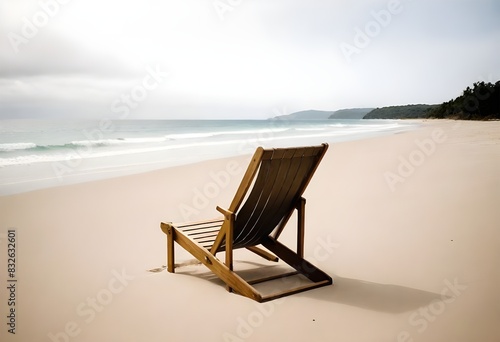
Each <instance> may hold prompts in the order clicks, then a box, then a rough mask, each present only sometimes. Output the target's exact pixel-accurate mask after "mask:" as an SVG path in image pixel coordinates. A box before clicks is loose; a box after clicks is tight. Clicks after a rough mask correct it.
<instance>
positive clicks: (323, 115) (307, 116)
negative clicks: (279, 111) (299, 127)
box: [272, 110, 333, 120]
mask: <svg viewBox="0 0 500 342" xmlns="http://www.w3.org/2000/svg"><path fill="white" fill-rule="evenodd" d="M332 114H333V111H332V112H327V111H323V110H303V111H300V112H295V113H291V114H287V115H279V116H275V117H274V118H272V120H326V119H328V117H329V116H330V115H332Z"/></svg>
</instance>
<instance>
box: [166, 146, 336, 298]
mask: <svg viewBox="0 0 500 342" xmlns="http://www.w3.org/2000/svg"><path fill="white" fill-rule="evenodd" d="M306 148H309V149H311V148H317V149H319V152H318V153H319V155H318V156H317V161H316V164H315V165H314V167H313V169H312V171H311V172H310V175H309V178H308V179H306V180H305V183H304V185H303V186H302V190H301V191H300V197H299V198H298V200H296V202H295V204H294V209H293V210H290V211H289V212H288V213H287V214H286V216H285V217H284V218H283V219H282V220H281V222H280V224H279V225H278V226H277V227H276V229H274V230H273V234H270V235H268V236H266V237H264V238H263V239H261V240H260V241H259V244H260V245H262V246H264V247H265V248H266V249H267V250H269V251H270V252H272V253H274V254H272V253H270V252H268V251H266V250H264V249H262V248H260V247H257V246H244V247H245V248H246V249H247V250H249V251H251V252H253V253H255V254H257V255H259V256H261V257H263V258H264V259H267V260H270V261H276V262H277V261H278V260H279V258H281V259H282V260H283V261H284V262H285V263H286V264H288V265H290V266H291V267H292V268H294V269H295V271H293V272H288V273H285V274H280V275H273V276H268V277H264V278H261V279H256V280H252V281H247V280H245V279H243V278H242V277H241V276H239V275H238V274H237V273H236V272H234V270H233V250H234V248H233V238H234V236H233V233H234V224H235V220H236V215H237V214H236V213H237V212H238V209H239V208H240V206H241V205H242V203H243V201H244V200H245V195H246V194H247V192H248V191H249V189H250V187H251V186H252V182H253V180H254V178H255V175H256V174H257V172H258V170H259V167H260V165H261V162H262V158H263V155H264V153H265V152H266V151H268V152H269V151H270V150H265V149H263V148H262V147H258V148H257V150H256V151H255V153H254V155H253V157H252V159H251V161H250V164H249V166H248V168H247V170H246V172H245V174H244V176H243V179H242V181H241V183H240V186H239V188H238V190H237V191H236V194H235V196H234V198H233V201H232V202H231V204H230V206H229V208H228V209H223V208H221V207H219V206H217V207H216V209H217V210H218V211H219V212H220V213H221V214H222V215H223V218H222V219H213V220H206V221H200V222H188V223H183V224H173V223H171V222H161V224H160V226H161V230H162V231H163V232H164V233H165V234H166V235H167V270H168V272H170V273H175V255H174V254H175V253H174V245H175V242H177V243H178V244H179V245H180V246H182V247H183V248H184V249H185V250H186V251H188V252H189V253H191V254H192V255H193V256H194V257H195V258H196V259H198V261H200V262H201V263H202V264H204V265H205V266H206V267H207V268H208V269H210V270H211V271H212V272H213V273H214V274H215V275H217V276H218V277H219V278H220V279H221V280H222V281H224V282H225V283H226V288H227V290H228V291H230V292H236V293H239V294H241V295H243V296H246V297H249V298H251V299H254V300H256V301H258V302H266V301H269V300H273V299H276V298H280V297H284V296H288V295H291V294H294V293H299V292H302V291H306V290H310V289H313V288H318V287H321V286H326V285H331V284H333V280H332V278H331V277H330V276H329V275H327V274H326V273H325V272H323V271H321V270H320V269H318V268H317V267H316V266H314V265H312V264H311V263H310V262H308V261H307V260H305V259H304V235H305V205H306V200H305V198H303V197H302V193H303V191H304V190H305V188H306V187H307V185H308V184H309V182H310V180H311V178H312V176H313V174H314V172H315V170H316V168H317V167H318V165H319V163H320V161H321V159H322V158H323V156H324V154H325V153H326V150H327V148H328V144H322V145H320V146H313V147H306ZM306 148H302V149H306ZM297 149H301V148H297ZM274 150H277V149H274ZM288 150H290V149H288ZM294 210H296V211H297V246H296V251H293V250H291V249H290V248H288V247H287V246H285V245H283V244H282V243H280V242H279V241H278V238H279V236H280V235H281V233H282V231H283V229H284V228H285V226H286V224H287V223H288V221H289V219H290V217H291V216H292V214H293V211H294ZM219 226H220V229H219V230H218V232H216V231H217V229H218V228H217V227H219ZM187 231H196V233H195V234H198V236H208V235H210V234H217V235H216V238H215V240H214V241H213V244H212V245H211V246H204V245H203V243H202V242H200V241H201V240H196V239H193V238H192V236H190V235H189V234H188V233H187ZM223 244H225V245H224V246H222V245H223ZM221 249H222V250H221ZM221 251H224V252H225V260H224V262H222V261H221V260H219V259H218V258H217V257H216V253H218V252H221ZM297 274H302V275H303V276H305V277H307V278H308V279H309V280H310V281H311V282H312V283H308V284H305V285H301V286H298V287H295V288H293V289H287V290H285V291H281V292H278V293H273V294H270V295H264V294H262V293H260V292H259V291H257V290H256V289H255V287H253V286H252V285H254V284H257V283H261V282H265V281H270V280H275V279H279V278H283V277H288V276H292V275H297Z"/></svg>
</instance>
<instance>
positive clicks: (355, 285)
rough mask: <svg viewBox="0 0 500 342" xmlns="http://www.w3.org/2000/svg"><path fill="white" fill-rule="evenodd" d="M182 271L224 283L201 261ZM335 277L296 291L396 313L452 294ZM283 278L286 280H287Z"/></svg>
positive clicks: (247, 267)
mask: <svg viewBox="0 0 500 342" xmlns="http://www.w3.org/2000/svg"><path fill="white" fill-rule="evenodd" d="M193 264H196V262H194V263H187V264H185V266H188V265H191V266H192V265H193ZM237 264H239V265H238V266H240V267H242V268H243V270H240V271H238V272H237V273H238V274H239V275H240V276H242V277H244V278H247V279H251V278H254V277H259V276H262V275H263V274H273V273H280V272H282V271H283V266H279V265H276V266H274V265H269V264H268V265H265V264H262V263H260V262H251V261H238V262H237ZM179 271H180V272H179V274H182V275H185V276H192V277H196V278H198V279H200V278H201V279H203V280H208V281H210V282H211V283H213V284H216V285H219V286H221V287H223V286H224V282H223V281H221V280H220V279H219V278H218V277H217V276H215V275H214V274H213V273H211V272H210V271H209V270H208V269H206V268H205V267H203V265H201V264H199V268H192V267H186V268H184V267H180V269H179ZM332 277H333V279H334V285H332V286H325V287H322V288H318V289H314V290H312V291H306V292H301V293H298V294H295V295H294V297H302V298H310V299H314V300H318V301H327V302H331V303H337V304H344V305H349V306H355V307H359V308H362V309H367V310H372V311H379V312H386V313H393V314H398V313H404V312H407V311H412V310H416V309H418V308H420V307H424V306H427V305H429V304H430V303H431V302H433V301H436V300H445V299H449V298H451V297H449V296H442V295H441V294H439V293H433V292H428V291H423V290H419V289H414V288H411V287H406V286H400V285H392V284H380V283H375V282H369V281H364V280H360V279H351V278H343V277H340V276H338V275H332ZM284 279H287V280H286V281H285V280H284ZM295 281H296V282H307V280H304V279H299V278H297V279H296V280H295ZM293 282H294V281H293V280H290V279H288V278H283V279H277V280H275V281H274V282H273V283H272V284H270V286H267V289H266V288H263V289H262V290H263V292H273V291H275V290H279V291H281V290H283V289H284V288H286V287H290V286H291V284H292V283H293ZM295 285H296V284H295ZM266 290H267V291H266Z"/></svg>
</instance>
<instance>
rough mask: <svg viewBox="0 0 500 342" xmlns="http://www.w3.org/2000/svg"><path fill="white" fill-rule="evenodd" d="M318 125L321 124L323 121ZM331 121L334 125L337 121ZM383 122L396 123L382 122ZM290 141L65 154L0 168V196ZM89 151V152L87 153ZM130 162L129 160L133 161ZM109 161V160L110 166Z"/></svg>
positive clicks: (337, 139)
mask: <svg viewBox="0 0 500 342" xmlns="http://www.w3.org/2000/svg"><path fill="white" fill-rule="evenodd" d="M224 121H225V120H222V122H224ZM258 121H259V120H258ZM320 121H321V122H323V121H324V120H320ZM333 121H334V122H336V123H338V121H340V120H333ZM350 121H352V120H350ZM354 121H355V120H354ZM371 121H374V120H371ZM387 121H396V120H385V122H387ZM412 124H413V125H417V124H418V123H417V122H412ZM417 127H418V126H417ZM417 127H415V126H411V127H397V128H390V129H387V128H385V129H381V130H379V131H373V132H363V133H355V132H354V133H352V132H351V133H349V134H347V135H344V134H342V133H340V132H339V133H338V134H336V135H333V136H324V137H322V136H321V135H319V136H318V137H316V134H311V135H310V136H304V137H301V139H299V140H304V142H301V143H295V144H298V145H313V144H319V143H322V142H328V143H330V144H337V143H341V142H345V141H355V140H363V139H370V138H373V137H377V136H384V135H391V134H397V133H400V132H404V131H408V130H413V129H416V128H417ZM270 138H271V139H270ZM291 141H293V139H292V138H290V137H286V136H285V137H272V136H271V137H268V136H267V135H263V136H261V135H260V134H257V135H256V137H252V139H248V140H244V141H243V142H240V143H239V144H240V145H241V146H240V147H239V148H238V149H235V148H233V149H232V150H231V149H229V150H228V148H227V147H226V145H228V142H225V141H220V142H212V144H215V145H214V146H213V147H212V148H211V149H210V150H203V149H201V150H200V148H199V147H192V148H189V147H184V149H179V150H177V148H174V149H172V152H171V155H170V157H169V158H168V159H165V155H164V151H165V150H169V149H171V148H173V147H169V146H159V147H155V148H153V150H151V151H146V152H141V153H135V152H134V151H132V152H134V153H132V154H127V153H123V154H122V155H115V156H111V157H101V156H98V155H97V156H94V155H88V156H83V157H82V156H79V157H78V158H75V159H71V158H70V159H68V158H69V157H70V155H69V154H68V155H67V156H66V158H67V160H60V161H45V162H34V163H30V164H22V165H11V166H10V165H7V166H4V167H0V177H2V183H1V184H0V196H9V195H13V194H18V193H26V192H30V191H36V190H40V189H47V188H52V187H59V186H66V185H70V184H78V183H86V182H92V181H96V180H102V179H111V178H117V177H123V176H127V175H134V174H141V173H146V172H149V171H154V170H161V169H164V168H169V167H176V166H184V165H191V164H196V163H198V162H203V161H207V160H216V159H223V158H231V157H239V156H243V155H251V154H252V153H253V152H254V150H255V148H256V147H257V146H258V145H261V146H264V147H271V146H272V147H284V146H292V145H294V143H292V142H291ZM207 144H211V143H207ZM218 145H221V146H218ZM237 145H238V144H237ZM174 147H175V146H174ZM205 148H206V147H205ZM90 151H92V149H90ZM132 155H134V157H131V156H132ZM110 158H111V159H110ZM130 158H133V159H132V160H133V161H132V160H131V159H130ZM110 160H112V162H111V161H110ZM35 175H36V176H35Z"/></svg>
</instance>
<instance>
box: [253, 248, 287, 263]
mask: <svg viewBox="0 0 500 342" xmlns="http://www.w3.org/2000/svg"><path fill="white" fill-rule="evenodd" d="M247 249H248V250H249V251H251V252H254V253H255V254H257V255H258V256H261V257H263V258H264V259H266V260H269V261H275V262H278V261H279V258H278V257H277V256H276V255H274V254H272V253H269V252H268V251H265V250H263V249H262V248H259V247H255V246H250V247H247Z"/></svg>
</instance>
